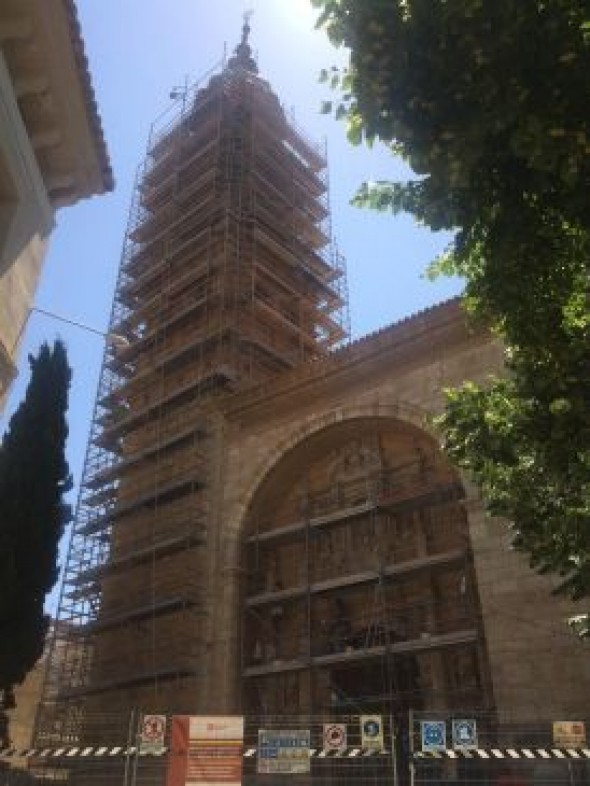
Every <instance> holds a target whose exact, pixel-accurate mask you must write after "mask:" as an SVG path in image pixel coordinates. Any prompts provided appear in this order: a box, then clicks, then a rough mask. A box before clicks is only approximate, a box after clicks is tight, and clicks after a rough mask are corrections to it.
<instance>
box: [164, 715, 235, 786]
mask: <svg viewBox="0 0 590 786" xmlns="http://www.w3.org/2000/svg"><path fill="white" fill-rule="evenodd" d="M243 740H244V719H243V718H242V717H239V716H225V715H224V716H192V715H176V716H174V717H173V718H172V737H171V743H170V757H169V762H168V776H167V779H166V786H209V784H211V786H240V784H241V781H242V746H243Z"/></svg>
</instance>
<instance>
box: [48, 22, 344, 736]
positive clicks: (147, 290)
mask: <svg viewBox="0 0 590 786" xmlns="http://www.w3.org/2000/svg"><path fill="white" fill-rule="evenodd" d="M248 35H249V26H248V24H247V22H246V23H245V24H244V28H243V34H242V40H241V42H240V44H239V45H238V46H237V48H236V50H235V53H234V55H233V56H232V57H231V59H230V60H229V62H228V63H227V64H226V65H225V66H224V67H223V69H222V70H221V71H220V73H218V74H216V75H215V76H213V77H212V78H211V79H210V80H209V82H208V84H206V85H205V86H197V87H196V88H194V89H193V88H186V89H182V90H179V91H177V92H176V96H175V97H176V102H175V104H174V107H173V108H172V112H171V113H169V114H168V115H166V116H165V117H164V118H163V119H161V120H160V121H159V122H158V123H157V124H155V125H154V127H153V128H152V131H151V134H150V139H149V144H148V150H147V156H146V159H145V161H144V163H143V164H142V166H141V167H140V171H139V174H138V179H137V184H136V188H135V192H134V196H133V200H132V205H131V210H130V217H129V223H128V228H127V232H126V235H125V240H124V245H123V253H122V259H121V265H120V270H119V275H118V280H117V285H116V292H115V296H114V303H113V308H112V315H111V321H110V328H109V330H110V331H111V333H112V334H115V338H116V340H115V341H113V342H111V343H110V344H109V345H108V346H107V348H106V350H105V357H104V361H103V367H102V372H101V377H100V383H99V390H98V395H97V400H96V405H95V411H94V416H93V423H92V428H91V434H90V439H89V444H88V448H87V454H86V461H85V466H84V472H83V478H82V485H81V494H80V498H79V502H78V507H77V514H76V520H75V523H74V527H73V534H72V538H71V543H70V548H69V554H68V558H67V565H66V568H65V579H64V583H63V589H62V594H61V599H60V606H59V614H58V617H59V619H58V624H57V631H58V637H57V639H56V641H55V643H54V646H53V653H52V662H51V666H50V670H49V672H48V676H47V682H46V686H45V694H44V700H43V704H42V707H41V711H40V714H39V717H38V722H37V744H39V745H40V744H54V743H58V742H60V741H63V740H75V739H77V738H78V735H80V734H83V735H84V736H86V737H87V738H90V737H91V738H92V739H93V740H95V741H97V740H100V739H101V737H105V738H106V737H108V738H109V739H112V737H113V734H114V731H113V729H114V726H113V720H112V719H113V718H118V719H119V721H120V722H121V723H127V718H128V712H127V711H128V710H130V708H134V707H143V708H149V711H151V712H158V711H160V712H166V713H171V712H186V711H190V710H191V708H193V711H194V707H195V706H196V704H197V701H198V697H199V695H200V691H201V688H202V685H203V684H204V681H206V680H207V673H206V669H205V668H204V663H205V659H204V657H203V648H204V647H205V642H206V640H207V635H208V631H210V626H211V625H212V624H213V623H212V621H211V618H210V616H211V614H210V608H211V606H210V602H209V601H210V597H209V596H210V587H211V581H210V575H209V574H210V571H211V560H210V559H209V556H208V555H209V553H210V549H211V548H212V544H213V543H214V542H215V539H216V526H217V523H216V519H215V516H214V515H213V514H212V511H214V510H215V495H216V494H217V493H219V489H220V479H219V477H218V473H217V472H216V467H217V466H218V459H219V453H220V451H221V450H222V447H221V444H222V443H221V436H220V431H219V425H218V418H216V405H217V404H216V403H217V402H219V401H220V400H224V399H225V398H227V397H230V396H232V394H235V393H236V392H240V391H243V390H245V389H247V388H252V387H255V386H256V385H259V384H260V383H263V382H264V381H265V380H268V379H270V378H271V377H274V376H275V375H277V374H278V372H282V371H285V370H288V369H291V368H293V367H295V366H297V365H300V364H302V363H304V362H306V361H311V360H314V359H318V358H320V357H321V356H324V355H326V354H327V353H328V352H329V351H330V350H332V349H333V348H335V347H336V346H338V345H339V344H341V343H342V342H343V341H344V340H345V339H346V337H347V327H346V319H345V315H346V299H345V289H346V288H345V278H344V271H343V265H342V260H341V258H340V257H339V256H338V254H337V253H336V252H335V251H334V250H333V248H332V246H331V239H330V226H329V221H328V218H329V213H328V205H327V177H326V159H325V155H324V153H323V152H322V150H321V149H319V148H318V147H317V146H316V145H315V144H313V143H312V142H310V141H309V140H308V139H307V138H306V137H305V136H304V135H303V133H302V132H301V131H300V130H298V129H297V128H296V126H295V124H294V123H293V121H292V120H291V119H290V118H288V117H287V114H286V113H285V110H284V109H283V108H282V106H281V104H280V103H279V100H278V98H277V96H276V95H275V94H274V93H273V91H272V90H271V88H270V87H269V85H268V83H267V82H266V81H264V79H262V78H261V77H260V76H259V75H258V72H257V71H258V69H257V66H256V63H255V61H254V59H253V57H252V53H251V49H250V46H249V43H248Z"/></svg>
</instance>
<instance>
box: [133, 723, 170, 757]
mask: <svg viewBox="0 0 590 786" xmlns="http://www.w3.org/2000/svg"><path fill="white" fill-rule="evenodd" d="M165 736H166V716H165V715H144V716H143V717H142V719H141V725H140V728H139V750H140V751H141V753H159V752H160V751H161V750H162V749H163V748H164V738H165Z"/></svg>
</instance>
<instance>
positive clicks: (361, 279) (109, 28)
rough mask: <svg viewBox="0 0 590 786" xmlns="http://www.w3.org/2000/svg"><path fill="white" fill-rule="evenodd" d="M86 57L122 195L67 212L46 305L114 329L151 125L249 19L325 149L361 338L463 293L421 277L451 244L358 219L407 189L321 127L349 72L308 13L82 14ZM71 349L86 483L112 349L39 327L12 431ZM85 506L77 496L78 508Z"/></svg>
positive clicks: (72, 449) (396, 173) (151, 2)
mask: <svg viewBox="0 0 590 786" xmlns="http://www.w3.org/2000/svg"><path fill="white" fill-rule="evenodd" d="M77 5H78V10H79V15H80V21H81V25H82V32H83V36H84V40H85V43H86V54H87V56H88V59H89V64H90V70H91V73H92V78H93V83H94V87H95V91H96V97H97V101H98V106H99V110H100V114H101V116H102V123H103V127H104V132H105V136H106V140H107V144H108V148H109V151H110V156H111V161H112V164H113V169H114V172H115V179H116V189H115V192H114V194H111V195H108V196H101V197H95V198H93V199H91V200H87V201H85V202H82V203H80V204H79V205H77V206H75V207H74V208H68V209H65V210H63V211H60V213H59V214H58V217H57V228H56V230H55V232H54V235H53V237H52V240H51V245H50V251H49V254H48V257H47V262H46V266H45V271H44V274H43V279H42V282H41V286H40V288H39V291H38V294H37V299H36V304H37V305H38V306H39V307H41V308H44V309H47V310H49V311H53V312H56V313H58V314H62V315H63V316H67V317H68V318H70V319H73V320H77V321H79V322H82V323H85V324H88V325H91V326H93V327H96V328H98V329H103V330H104V329H106V327H107V325H108V319H109V312H110V306H111V300H112V295H113V289H114V284H115V276H116V272H117V267H118V263H119V254H120V248H121V243H122V238H123V233H124V228H125V224H126V220H127V212H128V207H129V203H130V198H131V192H132V187H133V180H134V175H135V170H136V167H137V165H138V164H139V162H140V160H141V158H142V157H143V154H144V150H145V143H146V139H147V135H148V132H149V127H150V124H151V123H152V121H153V120H154V119H155V118H156V117H157V116H158V115H159V114H160V113H161V112H162V111H163V110H165V109H166V107H167V106H168V104H169V99H168V96H169V93H170V90H171V89H172V88H173V87H174V86H175V85H179V84H182V83H183V81H184V79H185V78H186V77H188V78H189V79H190V80H191V81H194V80H197V79H199V78H200V77H201V76H202V75H204V74H205V73H206V72H207V71H209V70H210V69H211V68H212V67H214V66H215V64H216V63H219V62H220V61H221V58H222V56H223V52H224V44H227V46H228V51H231V50H232V49H233V47H234V46H235V45H236V44H237V42H238V41H239V38H240V32H241V25H242V14H243V12H244V11H245V10H247V9H251V10H252V11H253V12H254V13H253V16H252V19H251V26H252V34H251V43H252V47H253V49H254V52H255V54H256V56H257V59H258V64H259V68H260V73H261V75H262V76H263V77H264V78H266V79H268V80H269V81H270V83H271V85H272V86H273V88H274V90H275V91H276V92H277V94H278V95H279V97H280V99H281V101H282V102H283V104H284V105H285V107H287V108H288V109H293V110H294V112H295V117H296V120H297V122H298V124H299V125H300V126H302V127H303V128H304V130H306V131H307V132H308V133H309V134H310V135H311V136H313V137H315V138H316V139H318V140H321V139H323V138H326V139H327V143H328V159H329V165H330V191H331V206H332V227H333V233H334V236H335V237H336V239H337V241H338V245H339V247H340V249H341V251H342V252H343V253H344V255H345V257H346V259H347V264H348V283H349V292H350V309H351V318H352V330H353V336H354V337H358V336H360V335H363V334H365V333H367V332H370V331H373V330H376V329H378V328H380V327H383V326H384V325H387V324H389V323H391V322H394V321H396V320H398V319H400V318H403V317H405V316H408V315H410V314H412V313H414V312H416V311H417V310H419V309H422V308H425V307H427V306H429V305H432V304H433V303H436V302H439V301H441V300H444V299H446V298H447V297H449V296H451V295H453V294H456V292H457V291H458V289H459V287H458V284H457V282H451V281H442V282H437V283H436V284H432V283H429V282H428V281H425V280H424V279H422V278H421V273H422V271H423V270H424V268H425V266H426V265H427V264H428V262H429V261H430V260H432V259H433V258H434V257H435V256H436V255H437V254H438V253H439V252H440V251H441V250H442V249H443V248H444V247H445V245H446V244H447V242H448V237H446V236H444V235H440V234H439V235H433V234H432V233H430V232H429V231H427V230H425V229H423V228H420V227H417V226H416V225H415V223H414V222H413V221H412V219H411V218H409V217H400V218H393V217H391V216H388V215H378V214H374V213H371V212H369V211H364V210H362V211H361V210H358V209H356V208H352V207H350V206H349V204H348V201H349V199H350V198H351V196H352V195H353V193H354V191H355V189H356V187H357V186H358V185H359V184H360V183H361V182H362V181H363V180H364V179H367V178H370V179H380V178H391V179H396V178H405V177H406V176H407V175H408V172H407V171H406V170H405V168H404V166H403V164H401V163H400V162H399V161H396V160H395V159H393V158H392V157H391V155H390V154H389V153H387V151H386V150H384V149H377V148H375V149H373V150H372V151H370V150H368V149H366V148H353V147H351V146H350V145H349V144H348V142H347V141H346V136H345V128H344V125H343V124H342V123H337V122H336V121H335V120H333V119H331V118H330V117H327V116H323V115H321V114H320V113H319V106H320V103H321V101H322V100H323V99H326V98H329V97H330V96H329V91H328V89H327V88H326V86H325V85H321V84H319V83H318V74H319V71H320V69H321V68H323V67H328V66H330V65H332V64H335V63H342V62H344V60H345V52H343V51H337V50H335V49H334V48H333V47H332V46H331V45H330V44H329V42H328V40H327V38H326V36H325V34H324V33H323V32H321V31H316V30H314V29H313V28H314V21H315V11H314V10H313V9H312V8H311V5H310V3H309V0H247V1H246V2H245V1H244V0H213V1H212V2H210V0H100V1H99V2H96V0H77ZM58 335H59V336H61V337H62V338H63V339H64V340H65V341H66V343H67V345H68V351H69V356H70V362H71V365H72V367H73V371H74V379H73V383H72V389H71V396H70V413H69V423H70V439H69V453H68V455H69V461H70V468H71V471H72V473H73V474H74V478H75V480H76V481H78V479H79V476H80V474H81V471H82V465H83V461H84V451H85V448H86V440H87V435H88V430H89V427H90V419H91V414H92V407H93V403H94V396H95V390H96V385H97V380H98V373H99V370H100V362H101V356H102V341H101V339H100V338H98V337H95V336H92V335H91V334H89V333H86V332H84V331H82V330H80V329H79V328H73V327H72V328H69V327H67V326H66V325H63V324H60V323H57V322H56V321H55V320H52V319H51V318H49V317H45V316H42V315H40V314H36V313H33V314H32V315H31V318H30V320H29V324H28V326H27V331H26V334H25V340H24V345H23V352H22V355H21V359H20V369H21V372H20V374H19V378H18V379H17V382H16V383H15V385H14V387H13V391H12V395H11V398H10V401H9V406H8V408H7V411H6V415H5V418H4V423H6V419H7V417H8V416H9V415H10V412H11V411H12V410H13V409H14V407H15V406H16V404H17V403H18V401H19V400H20V398H21V397H22V395H23V392H24V385H25V383H26V381H27V377H28V369H27V364H26V357H27V353H28V352H29V351H33V350H36V348H37V347H38V346H39V344H40V342H41V341H43V340H44V339H46V340H49V341H52V340H53V339H54V338H55V337H56V336H58ZM74 498H75V495H73V497H72V499H74Z"/></svg>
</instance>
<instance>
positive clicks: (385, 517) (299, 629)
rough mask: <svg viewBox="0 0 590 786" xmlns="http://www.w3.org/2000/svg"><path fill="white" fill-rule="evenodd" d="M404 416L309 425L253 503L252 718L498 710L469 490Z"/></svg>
mask: <svg viewBox="0 0 590 786" xmlns="http://www.w3.org/2000/svg"><path fill="white" fill-rule="evenodd" d="M424 425H425V418H424V413H422V412H419V411H418V410H416V409H413V408H405V407H403V408H402V407H400V406H391V407H383V406H375V407H364V408H363V409H362V410H359V411H355V412H353V411H350V412H345V411H342V410H341V411H338V412H333V413H327V414H326V415H325V416H324V417H323V418H321V419H315V420H314V421H309V422H304V423H302V424H299V426H298V428H297V430H296V431H294V432H293V433H291V434H289V435H288V436H287V438H286V439H285V440H283V442H282V444H281V445H280V447H278V448H277V449H276V450H275V451H273V452H272V453H271V454H269V455H268V456H267V459H266V461H265V467H264V468H261V469H259V471H258V472H257V473H254V474H255V477H254V478H253V483H252V485H251V486H250V488H249V489H248V490H247V491H246V493H245V494H244V497H242V500H241V504H242V505H243V510H244V517H243V524H244V526H243V559H242V560H241V564H242V565H243V569H244V570H245V573H246V574H247V580H246V581H245V582H244V584H245V586H244V594H243V597H242V600H241V612H240V614H241V622H242V624H241V628H242V647H241V650H242V654H243V658H242V663H241V678H242V685H243V708H244V710H245V711H246V712H253V713H258V714H264V713H271V714H272V713H278V712H280V710H281V708H285V707H288V708H289V712H316V713H317V712H322V713H326V712H337V711H338V710H340V711H342V710H343V709H345V708H346V706H348V707H349V709H350V706H352V705H351V702H352V703H353V704H354V706H355V707H357V708H362V709H364V710H367V711H375V710H377V709H379V710H386V711H388V712H398V711H399V712H401V711H405V709H407V707H408V706H414V707H416V708H417V707H424V708H432V709H453V708H454V707H456V708H458V707H465V706H471V707H474V708H475V707H478V706H480V707H484V706H485V707H489V706H490V704H491V695H490V691H489V687H488V686H489V678H488V674H487V667H486V665H485V664H486V662H487V659H486V655H485V647H484V642H483V635H482V628H481V621H480V614H479V601H478V597H477V586H476V581H475V575H474V571H473V566H472V559H471V549H470V543H469V532H468V526H467V522H466V517H465V513H464V510H463V507H462V505H461V503H460V500H461V499H462V498H463V497H464V487H463V484H462V483H461V480H460V478H459V476H458V474H457V473H456V471H455V470H454V469H453V468H452V467H451V466H450V465H449V463H448V462H447V460H446V459H445V458H444V456H443V455H442V454H441V453H440V450H439V449H438V446H437V444H436V441H435V440H434V438H433V436H432V435H431V434H429V433H427V431H426V430H425V428H424Z"/></svg>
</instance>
